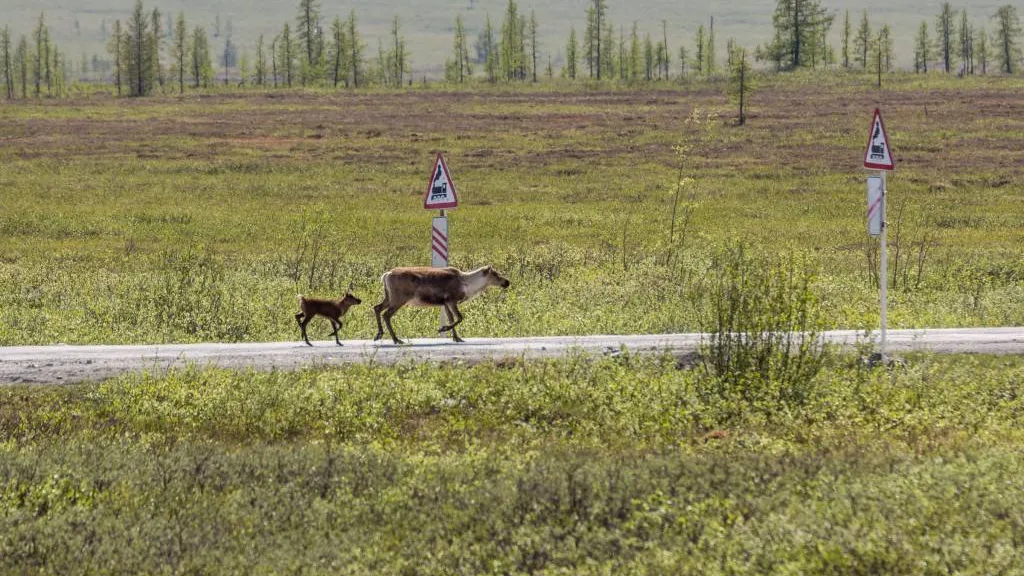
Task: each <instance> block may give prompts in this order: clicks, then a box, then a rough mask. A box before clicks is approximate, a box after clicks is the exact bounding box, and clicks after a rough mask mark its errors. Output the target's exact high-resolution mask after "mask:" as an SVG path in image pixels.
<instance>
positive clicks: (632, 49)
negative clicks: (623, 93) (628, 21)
mask: <svg viewBox="0 0 1024 576" xmlns="http://www.w3.org/2000/svg"><path fill="white" fill-rule="evenodd" d="M642 59H643V53H642V52H641V51H640V31H639V30H638V29H637V22H636V20H634V21H633V31H632V33H631V34H630V36H629V66H628V68H629V74H628V76H627V77H628V78H629V79H630V80H636V79H638V78H639V77H640V64H641V63H642V61H643V60H642Z"/></svg>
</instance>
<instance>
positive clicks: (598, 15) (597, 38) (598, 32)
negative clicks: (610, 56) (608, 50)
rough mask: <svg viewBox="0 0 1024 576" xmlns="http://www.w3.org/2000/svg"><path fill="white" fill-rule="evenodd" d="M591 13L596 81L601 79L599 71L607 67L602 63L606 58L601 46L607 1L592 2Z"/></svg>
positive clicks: (595, 0) (596, 0)
mask: <svg viewBox="0 0 1024 576" xmlns="http://www.w3.org/2000/svg"><path fill="white" fill-rule="evenodd" d="M593 13H594V26H593V31H592V34H593V39H592V42H594V43H595V44H596V45H595V47H594V68H595V69H596V70H597V79H598V80H600V79H601V71H602V70H605V69H606V68H607V67H608V64H607V63H606V62H604V61H603V59H604V58H605V57H606V54H605V53H604V50H605V48H603V47H602V46H601V40H602V35H603V34H604V29H605V27H606V26H607V23H606V22H605V19H606V18H607V14H608V1H607V0H593Z"/></svg>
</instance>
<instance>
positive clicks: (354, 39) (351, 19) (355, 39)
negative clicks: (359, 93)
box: [348, 10, 365, 88]
mask: <svg viewBox="0 0 1024 576" xmlns="http://www.w3.org/2000/svg"><path fill="white" fill-rule="evenodd" d="M348 41H349V45H350V47H349V51H348V56H349V62H350V63H351V68H352V87H353V88H359V81H360V79H361V78H362V74H363V57H364V56H363V51H364V49H365V44H363V41H362V39H361V38H360V37H359V29H358V28H357V27H356V11H355V10H352V12H351V13H349V15H348Z"/></svg>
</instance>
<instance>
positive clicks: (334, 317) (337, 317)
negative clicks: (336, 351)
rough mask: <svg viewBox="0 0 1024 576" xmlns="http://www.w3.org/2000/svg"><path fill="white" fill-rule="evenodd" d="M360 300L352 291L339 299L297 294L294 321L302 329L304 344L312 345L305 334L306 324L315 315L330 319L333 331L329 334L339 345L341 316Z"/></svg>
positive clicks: (359, 302) (360, 301)
mask: <svg viewBox="0 0 1024 576" xmlns="http://www.w3.org/2000/svg"><path fill="white" fill-rule="evenodd" d="M361 303H362V300H360V299H359V298H356V297H355V296H353V295H352V292H347V293H346V294H345V296H343V297H342V298H341V299H340V300H328V299H325V298H306V297H305V296H303V295H302V294H299V313H298V314H296V315H295V321H296V322H298V323H299V329H300V330H302V339H303V340H305V341H306V344H309V345H310V346H312V345H313V343H312V342H310V341H309V337H308V336H306V324H309V321H310V320H312V319H313V318H315V317H317V316H323V317H324V318H327V319H328V320H330V321H331V327H332V328H334V332H331V335H332V336H334V341H335V342H337V343H338V346H341V345H342V344H341V340H339V339H338V330H341V317H342V316H344V315H345V313H346V312H348V309H349V308H351V307H352V306H355V305H356V304H361Z"/></svg>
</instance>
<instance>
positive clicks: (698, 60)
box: [693, 24, 707, 75]
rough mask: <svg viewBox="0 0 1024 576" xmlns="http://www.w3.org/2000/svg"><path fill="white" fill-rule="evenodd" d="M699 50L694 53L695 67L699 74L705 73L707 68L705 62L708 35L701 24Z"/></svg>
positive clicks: (699, 28) (698, 37)
mask: <svg viewBox="0 0 1024 576" xmlns="http://www.w3.org/2000/svg"><path fill="white" fill-rule="evenodd" d="M696 41H697V51H696V53H695V54H694V55H693V69H694V71H695V72H696V73H697V74H698V75H704V73H705V71H706V69H705V68H704V62H705V58H706V50H705V49H706V44H707V37H706V35H705V31H704V25H703V24H701V25H700V26H699V27H698V28H697V38H696Z"/></svg>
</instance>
